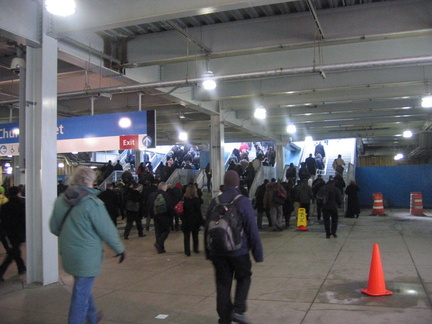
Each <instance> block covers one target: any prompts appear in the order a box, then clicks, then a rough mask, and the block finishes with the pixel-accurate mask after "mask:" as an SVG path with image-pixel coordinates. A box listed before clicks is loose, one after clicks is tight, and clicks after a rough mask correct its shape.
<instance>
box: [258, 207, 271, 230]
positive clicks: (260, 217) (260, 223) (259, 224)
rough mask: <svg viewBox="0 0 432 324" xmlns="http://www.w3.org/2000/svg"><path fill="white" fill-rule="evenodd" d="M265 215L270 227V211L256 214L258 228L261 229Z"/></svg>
mask: <svg viewBox="0 0 432 324" xmlns="http://www.w3.org/2000/svg"><path fill="white" fill-rule="evenodd" d="M264 213H265V214H266V216H267V219H268V223H269V227H272V225H273V224H272V221H271V217H270V211H269V210H263V211H259V210H258V212H257V218H258V219H257V225H258V228H261V227H262V219H263V214H264Z"/></svg>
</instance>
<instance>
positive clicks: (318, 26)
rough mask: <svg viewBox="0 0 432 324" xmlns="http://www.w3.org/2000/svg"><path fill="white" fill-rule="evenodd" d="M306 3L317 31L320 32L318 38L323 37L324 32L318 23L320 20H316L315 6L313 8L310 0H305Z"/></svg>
mask: <svg viewBox="0 0 432 324" xmlns="http://www.w3.org/2000/svg"><path fill="white" fill-rule="evenodd" d="M306 3H307V5H308V7H309V11H310V13H311V14H312V17H313V19H314V21H315V24H316V26H317V28H318V31H319V34H320V39H324V32H323V29H322V27H321V24H320V22H319V20H318V15H317V13H316V11H315V8H314V6H313V4H312V2H311V0H306Z"/></svg>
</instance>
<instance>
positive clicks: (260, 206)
mask: <svg viewBox="0 0 432 324" xmlns="http://www.w3.org/2000/svg"><path fill="white" fill-rule="evenodd" d="M269 182H270V181H269V179H265V180H264V182H263V183H262V184H261V185H259V186H258V188H257V190H256V191H255V207H256V210H257V225H258V228H259V229H262V228H263V227H262V220H263V214H264V213H265V214H266V216H267V220H268V225H269V227H272V221H271V216H270V210H269V209H266V208H265V207H264V195H265V192H266V186H267V184H268V183H269Z"/></svg>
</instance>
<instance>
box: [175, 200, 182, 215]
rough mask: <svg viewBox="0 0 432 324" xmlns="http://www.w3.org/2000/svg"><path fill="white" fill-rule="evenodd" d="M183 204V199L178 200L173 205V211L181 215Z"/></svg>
mask: <svg viewBox="0 0 432 324" xmlns="http://www.w3.org/2000/svg"><path fill="white" fill-rule="evenodd" d="M183 204H184V201H183V200H180V201H179V202H178V203H177V204H176V205H175V206H174V211H175V212H176V213H177V214H178V215H183V213H184V208H183Z"/></svg>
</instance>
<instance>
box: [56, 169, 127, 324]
mask: <svg viewBox="0 0 432 324" xmlns="http://www.w3.org/2000/svg"><path fill="white" fill-rule="evenodd" d="M95 179H96V174H95V173H94V171H93V170H92V169H90V168H88V167H84V166H80V167H77V168H76V169H75V170H74V172H73V173H72V175H71V176H70V177H69V179H68V187H67V189H66V190H65V191H64V192H63V193H62V194H61V195H60V196H59V197H57V200H56V201H55V203H54V209H53V212H52V215H51V218H50V224H49V225H50V230H51V233H53V234H54V235H56V236H58V238H59V247H60V254H61V257H62V263H63V268H64V270H65V271H66V272H67V273H69V274H71V275H73V276H74V286H73V291H72V297H71V303H70V307H69V315H68V323H77V324H78V323H84V321H87V322H88V323H92V324H93V323H98V322H99V321H100V320H101V317H102V315H101V313H100V312H99V313H98V312H97V310H96V306H95V303H94V299H93V296H92V289H93V283H94V279H95V277H96V276H97V275H99V274H100V273H101V272H102V262H103V243H104V242H105V243H106V244H107V245H108V246H109V247H110V248H111V249H113V250H114V251H115V252H116V256H119V257H120V259H119V263H121V262H123V260H124V258H125V248H124V245H123V243H122V242H121V240H120V237H119V235H118V233H117V228H116V227H115V226H114V224H113V222H112V221H111V219H110V216H109V214H108V212H107V210H106V208H105V206H104V203H103V202H102V200H100V199H99V198H97V195H98V194H99V193H100V191H99V190H97V189H94V188H93V182H94V181H95Z"/></svg>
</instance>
